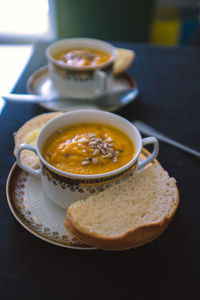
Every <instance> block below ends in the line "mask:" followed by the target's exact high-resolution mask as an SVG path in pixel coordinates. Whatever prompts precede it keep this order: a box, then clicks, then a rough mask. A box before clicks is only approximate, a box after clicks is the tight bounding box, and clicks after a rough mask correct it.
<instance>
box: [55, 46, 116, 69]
mask: <svg viewBox="0 0 200 300" xmlns="http://www.w3.org/2000/svg"><path fill="white" fill-rule="evenodd" d="M111 57H112V56H111V55H110V54H109V53H108V52H104V51H102V50H98V49H92V48H76V49H67V50H64V51H61V52H58V53H57V54H56V55H54V58H55V59H56V60H57V61H58V62H59V63H60V64H64V65H67V66H71V67H88V66H97V65H100V64H102V63H105V62H108V61H109V60H110V59H111Z"/></svg>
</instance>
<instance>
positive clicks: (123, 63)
mask: <svg viewBox="0 0 200 300" xmlns="http://www.w3.org/2000/svg"><path fill="white" fill-rule="evenodd" d="M134 58H135V52H134V51H133V50H129V49H124V48H117V58H116V60H115V62H114V69H113V73H114V75H119V74H120V73H123V72H124V71H125V70H126V69H127V68H128V67H129V66H130V65H131V64H132V62H133V60H134Z"/></svg>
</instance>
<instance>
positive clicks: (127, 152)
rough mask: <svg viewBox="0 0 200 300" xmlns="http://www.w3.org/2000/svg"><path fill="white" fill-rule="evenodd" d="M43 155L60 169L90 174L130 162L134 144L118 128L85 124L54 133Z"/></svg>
mask: <svg viewBox="0 0 200 300" xmlns="http://www.w3.org/2000/svg"><path fill="white" fill-rule="evenodd" d="M42 154H43V157H44V159H45V160H46V161H47V162H48V163H49V164H51V165H52V166H54V167H55V168H57V169H60V170H63V171H65V172H70V173H75V174H85V175H90V174H99V173H106V172H109V171H112V170H115V169H118V168H120V167H122V166H123V165H125V164H127V163H128V162H129V161H130V160H131V159H132V158H133V156H134V154H135V146H134V145H133V143H132V141H131V140H130V139H129V137H128V136H127V135H126V134H124V133H123V132H122V131H120V130H119V129H117V128H114V127H111V126H107V125H103V124H85V123H84V124H79V125H76V126H72V127H68V128H63V129H60V130H58V131H57V132H55V133H54V134H53V135H52V136H50V137H49V138H48V140H47V142H46V143H45V145H44V148H43V153H42Z"/></svg>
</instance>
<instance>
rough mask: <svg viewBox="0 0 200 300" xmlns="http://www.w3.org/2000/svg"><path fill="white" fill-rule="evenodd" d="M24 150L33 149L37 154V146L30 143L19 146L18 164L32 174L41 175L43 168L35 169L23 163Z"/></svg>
mask: <svg viewBox="0 0 200 300" xmlns="http://www.w3.org/2000/svg"><path fill="white" fill-rule="evenodd" d="M23 150H30V151H33V152H34V153H35V154H36V155H37V151H36V148H35V147H34V146H32V145H28V144H21V145H20V146H19V148H18V149H17V154H16V160H17V164H18V166H19V167H20V168H22V169H23V170H24V171H26V172H28V173H30V174H31V175H34V176H37V177H40V175H41V169H38V170H34V169H33V168H31V167H28V166H26V165H25V164H23V163H22V161H21V152H22V151H23Z"/></svg>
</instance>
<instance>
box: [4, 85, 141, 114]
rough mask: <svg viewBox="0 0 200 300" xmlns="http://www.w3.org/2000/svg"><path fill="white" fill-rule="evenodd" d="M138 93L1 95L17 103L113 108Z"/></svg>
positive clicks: (135, 91)
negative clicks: (84, 97) (77, 96)
mask: <svg viewBox="0 0 200 300" xmlns="http://www.w3.org/2000/svg"><path fill="white" fill-rule="evenodd" d="M137 95H138V89H137V88H127V89H123V90H121V91H115V92H106V93H103V94H101V95H99V96H97V97H95V98H93V99H76V98H67V97H62V96H48V95H47V96H46V95H32V94H9V95H6V96H2V98H3V99H4V100H6V101H7V102H17V103H20V102H22V103H41V102H51V101H58V102H61V101H64V102H67V104H72V105H73V104H76V105H83V104H91V103H94V104H95V105H96V106H98V107H99V108H101V109H108V110H114V109H119V108H120V107H122V106H124V105H126V104H128V103H129V102H131V101H132V100H133V99H134V98H136V96H137Z"/></svg>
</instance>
